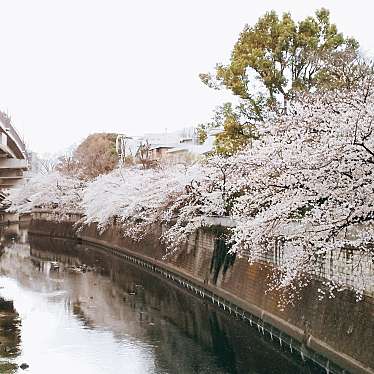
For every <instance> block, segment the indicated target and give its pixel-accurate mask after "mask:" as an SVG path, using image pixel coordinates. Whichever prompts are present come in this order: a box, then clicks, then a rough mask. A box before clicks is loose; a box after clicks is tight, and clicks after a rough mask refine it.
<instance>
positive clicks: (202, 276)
mask: <svg viewBox="0 0 374 374" xmlns="http://www.w3.org/2000/svg"><path fill="white" fill-rule="evenodd" d="M54 219H56V217H54V216H53V215H51V214H50V213H45V214H43V213H40V212H39V213H38V214H37V215H35V218H34V219H33V220H32V222H31V226H30V232H31V233H34V234H41V235H48V236H54V237H66V238H75V239H79V240H82V241H85V242H87V243H90V244H96V245H100V246H103V247H105V248H107V250H112V251H116V252H118V253H121V254H123V255H126V256H128V257H129V258H133V259H134V258H135V259H137V260H139V261H140V262H142V263H140V262H139V264H140V265H141V266H144V267H147V266H149V265H150V266H155V267H157V269H161V270H164V271H165V277H166V278H170V276H169V275H170V274H172V275H173V277H174V278H176V277H179V278H180V279H184V280H185V283H186V285H187V284H189V285H192V286H191V287H194V288H195V289H196V290H200V291H201V290H203V291H204V290H205V291H206V293H207V295H209V294H212V295H214V296H213V301H214V297H215V298H216V301H217V300H218V301H220V304H221V305H220V306H223V307H225V306H226V307H229V308H230V312H231V310H235V307H236V308H237V309H236V310H240V311H245V312H246V313H247V314H246V316H247V317H248V318H249V319H250V320H251V323H252V322H254V323H256V324H257V325H258V328H259V329H262V331H264V329H265V330H266V331H267V332H268V334H270V335H271V338H273V334H274V336H277V332H279V331H280V332H281V339H282V336H283V339H284V341H286V342H287V344H293V345H294V346H295V347H297V348H298V349H299V350H300V351H301V352H302V353H303V354H305V355H307V356H309V357H311V358H312V359H315V360H316V361H320V362H321V364H322V365H324V366H327V367H329V370H330V371H329V372H336V373H338V372H342V370H340V368H344V369H346V370H348V371H349V372H352V373H374V370H373V368H374V355H373V352H374V339H373V338H372V336H373V332H374V318H373V315H374V300H373V299H372V298H371V297H369V296H365V298H364V300H362V301H361V302H356V301H355V295H354V294H353V292H350V291H344V292H341V293H338V294H337V296H336V298H335V299H329V298H325V299H324V300H322V301H318V297H317V296H318V295H317V289H318V288H319V286H320V283H319V281H318V280H316V281H314V282H313V283H311V284H310V285H309V286H307V287H306V288H304V289H303V290H302V291H301V293H300V297H299V298H298V299H297V300H295V305H294V306H287V307H286V308H284V310H281V309H280V308H279V307H278V301H279V295H277V293H276V292H266V291H267V287H268V286H267V284H268V281H269V276H270V275H271V272H272V268H271V266H270V265H265V264H253V265H250V264H249V263H248V262H247V261H246V260H245V259H240V258H233V257H231V256H228V255H226V253H224V252H222V250H220V246H219V245H217V243H218V242H217V240H218V239H217V234H216V233H215V232H214V231H212V230H211V231H203V230H199V231H198V232H197V233H196V234H195V235H194V236H193V237H191V238H190V241H189V243H188V245H187V246H186V248H183V249H181V250H180V251H179V252H177V253H174V254H173V256H172V257H168V258H167V259H166V260H163V256H164V254H165V249H164V248H163V246H162V245H161V244H160V242H159V240H158V238H159V237H160V235H161V228H160V227H155V228H154V230H153V232H152V235H149V236H148V237H146V238H145V239H144V240H142V241H141V242H140V243H139V242H134V241H132V240H129V239H127V238H124V237H123V235H122V234H121V229H120V227H119V226H116V225H113V226H112V227H111V228H110V229H108V230H107V231H106V232H104V233H102V234H101V235H99V234H98V232H97V229H96V226H95V225H91V226H88V227H84V228H83V229H82V230H80V231H78V232H77V231H76V229H75V227H74V222H75V221H76V220H77V217H76V216H74V217H73V216H72V217H69V218H67V219H66V217H65V220H64V221H61V222H56V221H55V220H54ZM218 244H219V243H218ZM186 287H187V286H186ZM238 308H239V309H238ZM282 334H283V335H282ZM315 352H317V353H318V354H320V355H322V357H321V356H319V355H318V354H315Z"/></svg>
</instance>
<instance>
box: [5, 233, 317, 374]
mask: <svg viewBox="0 0 374 374" xmlns="http://www.w3.org/2000/svg"><path fill="white" fill-rule="evenodd" d="M8 234H9V232H8ZM8 234H7V237H8V239H5V235H2V239H3V243H4V247H3V254H2V255H1V258H0V275H1V277H0V286H2V287H3V288H2V289H1V290H0V295H1V296H2V297H4V298H5V299H7V300H13V302H14V307H15V309H16V310H17V312H18V314H19V317H20V319H21V321H22V325H20V324H18V325H17V326H18V333H14V334H13V336H14V337H16V336H18V338H14V339H15V340H14V341H15V346H16V347H17V350H18V351H17V352H18V353H17V355H18V356H17V357H16V362H17V363H21V362H27V363H28V364H29V365H30V368H29V369H27V370H26V372H30V373H38V374H40V373H41V374H42V373H47V372H48V373H50V372H53V373H64V374H65V373H67V372H69V371H70V372H72V373H89V374H92V373H93V374H94V373H100V374H102V373H116V374H117V373H120V372H123V373H182V374H183V373H214V374H215V373H282V374H283V373H315V372H318V371H317V369H314V368H312V367H310V366H309V367H308V366H307V365H306V364H303V363H302V362H301V360H300V361H298V360H296V359H293V358H292V357H291V356H289V355H288V354H286V353H285V352H280V351H278V350H277V349H276V348H275V346H273V345H271V344H270V343H268V342H267V341H265V340H263V339H262V338H261V336H260V335H259V334H258V333H257V331H255V330H252V329H250V328H249V327H248V326H247V325H245V324H243V323H242V322H241V321H237V320H234V319H231V318H228V316H227V315H225V314H223V313H222V312H220V311H217V310H216V309H215V308H214V307H212V306H211V305H210V304H206V303H204V302H203V301H202V300H200V299H197V298H195V297H194V296H192V295H190V294H188V293H186V292H185V291H184V290H181V289H179V288H177V287H175V286H172V285H170V284H169V283H167V282H166V281H165V280H163V279H159V278H157V277H156V276H155V275H154V274H148V273H146V272H145V271H143V270H141V269H139V268H137V267H136V266H135V265H133V264H129V263H126V262H125V261H124V260H122V259H119V258H117V257H115V256H112V255H108V254H105V253H103V252H101V251H98V250H96V249H93V248H89V247H85V246H80V245H75V244H73V243H71V242H66V241H63V240H59V239H53V240H52V239H47V238H40V237H31V238H30V244H27V242H26V239H27V238H26V236H25V235H26V234H25V233H24V232H23V231H22V230H21V231H19V232H18V234H17V237H18V238H21V241H22V242H23V243H19V242H16V240H15V239H14V238H13V237H10V236H9V235H8ZM15 315H16V314H15ZM17 318H18V317H17ZM17 318H16V319H17ZM18 321H19V319H18ZM19 329H20V330H21V341H20V338H19V336H20V334H19V331H20V330H19ZM17 339H18V340H17ZM20 350H21V351H20ZM2 356H3V355H2ZM3 357H4V356H3Z"/></svg>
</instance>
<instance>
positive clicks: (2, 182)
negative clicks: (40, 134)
mask: <svg viewBox="0 0 374 374" xmlns="http://www.w3.org/2000/svg"><path fill="white" fill-rule="evenodd" d="M27 169H28V161H27V153H26V146H25V143H24V142H23V141H22V139H21V137H20V136H19V134H18V133H17V131H16V130H15V128H14V127H13V126H12V124H11V121H10V117H8V116H7V115H6V114H5V113H3V112H1V111H0V200H1V195H2V190H4V189H6V188H9V187H12V186H14V185H16V184H17V183H18V182H19V181H20V180H21V179H22V178H23V177H24V172H25V171H26V170H27Z"/></svg>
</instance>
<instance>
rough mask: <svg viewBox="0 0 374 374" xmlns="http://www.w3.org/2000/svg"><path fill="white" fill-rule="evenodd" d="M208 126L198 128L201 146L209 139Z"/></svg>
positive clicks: (202, 124) (202, 125)
mask: <svg viewBox="0 0 374 374" xmlns="http://www.w3.org/2000/svg"><path fill="white" fill-rule="evenodd" d="M208 127H209V125H208V124H204V123H201V124H200V125H198V126H197V139H198V142H199V144H204V142H205V140H206V138H207V137H208Z"/></svg>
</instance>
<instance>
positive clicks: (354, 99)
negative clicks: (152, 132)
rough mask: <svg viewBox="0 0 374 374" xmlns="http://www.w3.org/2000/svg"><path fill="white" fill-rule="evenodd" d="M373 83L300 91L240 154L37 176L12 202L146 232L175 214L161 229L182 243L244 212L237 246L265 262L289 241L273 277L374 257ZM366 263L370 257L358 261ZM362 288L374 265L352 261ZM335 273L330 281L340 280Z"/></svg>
mask: <svg viewBox="0 0 374 374" xmlns="http://www.w3.org/2000/svg"><path fill="white" fill-rule="evenodd" d="M373 131H374V84H373V78H372V76H371V75H366V76H364V77H363V78H362V79H360V81H359V82H357V84H355V85H354V87H350V88H344V89H339V90H333V91H331V90H330V91H322V92H321V91H320V92H318V93H314V94H313V93H311V94H302V95H299V96H298V98H297V99H296V100H294V101H293V102H292V103H291V104H290V107H289V110H288V112H287V114H283V115H281V116H278V117H276V118H273V119H271V120H269V121H267V123H265V124H264V125H263V126H262V127H261V128H258V134H259V136H258V138H257V139H255V140H253V142H252V143H251V145H250V146H248V147H247V148H245V149H243V150H242V151H240V152H238V153H236V154H234V155H233V156H231V157H223V156H212V157H209V158H207V159H205V160H202V161H201V162H198V163H196V164H193V165H189V166H185V165H183V166H182V165H174V166H170V165H168V166H159V167H157V168H156V169H149V170H142V169H140V168H138V167H130V168H125V169H116V170H114V171H112V172H110V173H109V174H106V175H102V176H99V177H98V178H96V179H94V180H91V181H81V180H79V179H77V178H74V177H72V176H66V175H63V174H61V173H51V174H49V175H43V176H41V175H34V176H32V177H31V178H30V179H29V180H28V181H27V182H25V183H24V185H22V186H20V187H19V188H17V189H14V190H12V191H10V195H9V199H10V200H11V201H12V203H13V206H12V209H16V210H18V211H22V212H24V211H29V210H31V209H32V208H33V207H36V206H38V207H45V208H49V209H55V210H56V211H57V212H60V213H62V214H63V213H65V212H67V211H71V210H74V211H80V212H81V213H82V214H83V215H84V223H85V224H88V223H92V222H95V223H97V224H98V226H99V228H100V229H102V230H105V229H106V227H107V226H108V225H110V224H111V223H112V222H113V220H117V222H120V223H121V224H122V226H123V230H124V235H127V236H130V237H131V238H133V239H137V240H140V239H141V238H142V237H143V236H144V234H145V233H146V232H147V230H149V228H150V227H152V224H154V223H159V222H164V223H167V227H168V230H166V232H165V233H164V234H163V237H162V240H164V241H165V242H166V243H167V247H168V249H169V251H173V250H176V249H178V248H182V246H183V243H184V242H185V241H186V240H187V239H188V237H189V235H190V234H191V233H193V232H194V231H195V230H196V229H198V228H199V227H201V226H202V225H204V217H206V216H229V217H231V218H232V219H233V220H234V222H235V227H233V228H232V229H230V235H229V236H228V238H227V242H228V246H229V248H231V249H230V251H231V252H233V253H237V254H238V255H242V256H246V257H247V258H248V260H249V261H258V260H259V259H261V258H263V256H264V254H267V253H268V252H269V251H273V250H274V249H276V248H277V249H280V250H281V251H282V262H281V263H280V264H279V268H278V271H277V277H276V278H274V279H275V280H274V281H273V286H275V287H278V288H285V287H286V288H287V287H289V286H292V287H294V286H295V283H296V284H297V283H300V282H299V280H300V279H302V282H301V283H302V284H305V283H306V282H305V280H306V279H307V277H306V274H312V273H315V270H316V267H318V266H319V264H320V260H321V258H322V259H323V258H324V257H326V255H327V254H329V253H332V252H334V253H337V252H339V251H342V250H346V249H347V248H351V249H354V251H355V253H360V254H362V255H369V256H373V245H374V226H373V221H374V200H373V196H374V183H373V182H374V181H373V178H374V177H373V172H374V133H373ZM361 265H362V264H361ZM350 271H352V272H355V274H356V275H357V277H358V279H360V281H359V282H358V283H356V285H355V287H356V291H357V294H358V295H359V296H360V295H362V294H363V292H364V290H365V288H366V287H367V286H368V284H369V285H370V284H373V283H374V277H373V268H371V269H369V270H368V269H366V270H363V269H362V266H361V267H360V263H359V262H358V264H356V265H354V266H351V269H350ZM343 283H344V282H343V281H342V280H341V279H338V278H335V279H330V283H329V285H330V288H337V287H341V286H342V285H343Z"/></svg>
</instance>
